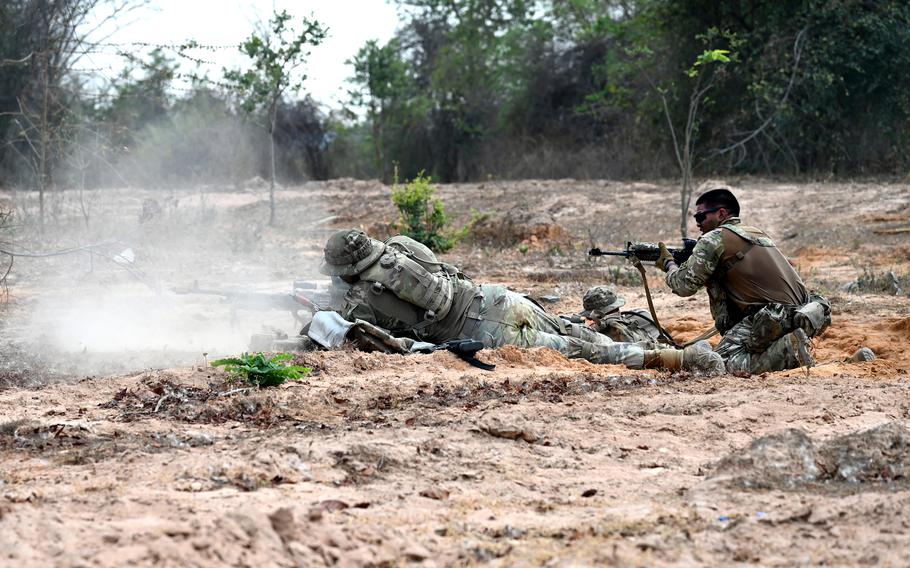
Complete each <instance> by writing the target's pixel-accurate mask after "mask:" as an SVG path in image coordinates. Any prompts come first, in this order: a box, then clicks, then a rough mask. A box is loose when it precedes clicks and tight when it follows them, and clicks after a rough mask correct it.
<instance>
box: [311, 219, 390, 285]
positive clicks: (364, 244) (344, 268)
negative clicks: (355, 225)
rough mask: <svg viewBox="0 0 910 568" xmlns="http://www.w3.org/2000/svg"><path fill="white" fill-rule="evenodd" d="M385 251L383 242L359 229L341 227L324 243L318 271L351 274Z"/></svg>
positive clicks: (363, 267)
mask: <svg viewBox="0 0 910 568" xmlns="http://www.w3.org/2000/svg"><path fill="white" fill-rule="evenodd" d="M383 251H385V244H383V243H382V242H381V241H377V240H376V239H371V238H370V237H369V236H367V234H366V233H364V232H363V231H361V230H360V229H342V230H341V231H337V232H335V233H334V234H333V235H332V236H331V237H329V240H328V241H326V243H325V249H324V250H323V260H322V264H321V265H320V266H319V271H320V272H322V273H323V274H327V275H329V276H353V275H355V274H360V273H361V272H363V271H364V270H366V269H367V268H368V267H369V266H370V265H371V264H373V263H374V262H376V261H377V260H378V259H379V257H380V256H382V253H383Z"/></svg>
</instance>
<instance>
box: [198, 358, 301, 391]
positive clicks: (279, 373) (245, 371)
mask: <svg viewBox="0 0 910 568" xmlns="http://www.w3.org/2000/svg"><path fill="white" fill-rule="evenodd" d="M293 357H294V356H293V355H291V354H290V353H278V354H277V355H275V356H273V357H268V356H266V355H264V354H263V353H256V354H251V353H243V354H242V355H240V357H229V358H227V359H216V360H215V361H212V366H213V367H221V366H224V370H225V371H227V372H228V373H230V374H231V375H233V378H235V379H241V380H245V381H246V382H248V383H250V384H252V385H256V386H258V387H275V386H278V385H280V384H282V383H284V382H285V381H286V380H288V379H292V380H293V379H299V378H301V377H305V376H306V375H308V374H309V373H310V371H311V370H312V369H310V368H309V367H300V366H298V365H287V364H285V361H288V360H290V359H293Z"/></svg>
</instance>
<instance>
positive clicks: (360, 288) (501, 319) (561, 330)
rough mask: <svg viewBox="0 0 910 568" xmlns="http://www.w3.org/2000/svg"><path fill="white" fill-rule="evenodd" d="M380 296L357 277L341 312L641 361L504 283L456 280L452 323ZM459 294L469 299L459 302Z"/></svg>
mask: <svg viewBox="0 0 910 568" xmlns="http://www.w3.org/2000/svg"><path fill="white" fill-rule="evenodd" d="M381 296H382V294H376V293H374V292H373V288H372V285H370V284H369V283H367V282H357V283H356V284H354V285H353V286H351V289H350V290H348V292H347V294H346V296H345V303H344V307H343V308H342V309H341V312H340V313H341V315H342V316H343V317H344V318H345V319H346V320H348V321H354V320H355V319H359V320H363V321H366V322H369V323H372V324H374V325H378V326H379V327H382V328H385V329H387V330H389V331H390V332H391V333H392V334H394V335H399V336H404V337H413V338H415V339H419V340H421V341H429V342H432V343H442V342H444V341H448V340H450V339H476V340H477V341H482V342H483V344H484V346H485V347H489V348H496V347H501V346H503V345H515V346H517V347H549V348H551V349H555V350H556V351H559V352H560V353H562V354H563V355H565V356H566V357H569V358H584V359H587V360H589V361H591V362H594V363H608V364H622V365H626V366H629V367H636V368H638V367H641V366H642V365H643V364H644V349H642V347H640V346H638V345H634V344H630V343H616V342H614V341H613V340H612V339H610V338H609V337H607V336H605V335H601V334H599V333H597V332H595V331H593V330H591V329H588V328H586V327H585V326H583V325H578V324H573V323H570V322H565V321H563V320H561V319H560V318H557V317H555V316H553V315H551V314H548V313H547V312H545V311H544V310H543V308H541V307H540V306H538V305H537V304H535V303H534V302H532V301H531V300H529V299H527V298H525V297H524V296H522V295H520V294H517V293H515V292H512V291H511V290H509V289H507V288H506V287H505V286H498V285H490V284H483V285H476V284H474V283H473V282H471V281H470V280H466V279H463V280H460V281H459V282H458V285H457V286H456V291H455V302H453V303H455V304H457V305H464V306H465V307H466V309H465V311H464V312H462V313H461V314H460V315H459V316H458V317H456V318H455V320H454V321H453V322H445V321H443V322H439V323H438V324H436V323H434V324H431V325H426V326H423V325H421V324H422V323H423V322H424V321H425V320H422V319H419V318H417V317H414V316H412V311H414V312H419V310H413V308H412V307H410V306H402V305H400V304H399V303H398V302H395V301H394V300H392V299H391V298H382V297H381ZM462 298H466V299H467V300H468V301H467V302H465V301H460V300H461V299H462ZM390 308H391V309H390ZM415 315H416V314H415ZM453 315H454V314H453Z"/></svg>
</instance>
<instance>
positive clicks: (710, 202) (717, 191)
mask: <svg viewBox="0 0 910 568" xmlns="http://www.w3.org/2000/svg"><path fill="white" fill-rule="evenodd" d="M702 203H704V204H705V205H707V206H708V207H723V208H724V209H726V210H727V211H729V212H730V214H731V215H733V216H734V217H739V201H737V200H736V196H735V195H733V192H732V191H730V189H729V188H726V187H715V188H714V189H709V190H708V191H706V192H704V193H702V194H701V195H699V196H698V199H696V200H695V204H696V205H701V204H702Z"/></svg>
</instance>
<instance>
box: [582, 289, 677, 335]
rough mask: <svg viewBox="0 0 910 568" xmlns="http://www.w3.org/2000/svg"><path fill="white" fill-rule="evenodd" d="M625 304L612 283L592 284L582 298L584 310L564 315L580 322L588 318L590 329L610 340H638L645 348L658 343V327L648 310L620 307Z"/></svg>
mask: <svg viewBox="0 0 910 568" xmlns="http://www.w3.org/2000/svg"><path fill="white" fill-rule="evenodd" d="M625 304H626V301H625V299H623V298H622V297H620V296H617V295H616V290H615V289H614V288H613V286H609V285H599V286H592V287H591V288H588V290H587V291H586V292H585V295H584V297H583V298H582V306H584V311H582V312H581V313H580V314H578V315H577V316H564V317H565V318H566V319H568V320H569V321H573V322H576V321H577V322H580V323H581V322H584V320H585V319H587V320H588V326H590V327H591V329H593V330H595V331H597V332H598V333H602V334H603V335H606V336H607V337H609V338H610V339H612V340H613V341H620V342H628V343H637V344H639V345H641V346H642V347H644V348H645V349H657V348H658V347H660V341H659V339H660V330H659V329H658V328H657V326H656V325H654V322H653V321H652V320H651V318H650V316H649V315H648V313H647V312H645V311H643V310H629V311H624V312H621V311H619V308H621V307H622V306H624V305H625Z"/></svg>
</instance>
